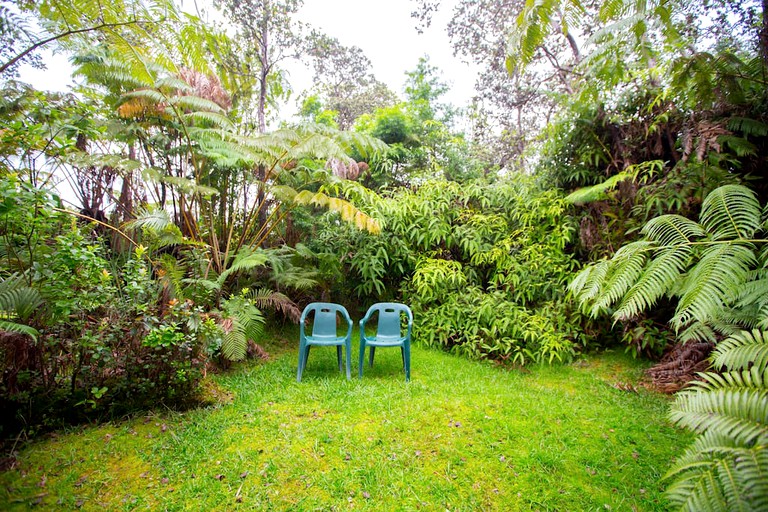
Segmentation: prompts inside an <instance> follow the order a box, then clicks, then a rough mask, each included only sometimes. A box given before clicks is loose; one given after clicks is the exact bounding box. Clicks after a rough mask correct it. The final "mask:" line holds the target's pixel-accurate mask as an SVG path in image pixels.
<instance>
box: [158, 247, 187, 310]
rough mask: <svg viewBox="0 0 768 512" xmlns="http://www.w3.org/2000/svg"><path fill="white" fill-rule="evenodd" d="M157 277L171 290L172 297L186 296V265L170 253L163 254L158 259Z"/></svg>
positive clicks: (181, 297) (180, 297)
mask: <svg viewBox="0 0 768 512" xmlns="http://www.w3.org/2000/svg"><path fill="white" fill-rule="evenodd" d="M157 266H158V269H157V277H158V281H159V282H160V284H161V285H162V286H163V287H164V288H166V289H167V290H169V291H170V292H171V297H172V298H175V299H179V300H181V299H183V298H184V287H183V286H182V280H183V279H184V266H183V265H180V264H179V262H178V261H177V260H176V258H174V257H173V256H171V255H170V254H162V255H160V257H159V258H158V260H157Z"/></svg>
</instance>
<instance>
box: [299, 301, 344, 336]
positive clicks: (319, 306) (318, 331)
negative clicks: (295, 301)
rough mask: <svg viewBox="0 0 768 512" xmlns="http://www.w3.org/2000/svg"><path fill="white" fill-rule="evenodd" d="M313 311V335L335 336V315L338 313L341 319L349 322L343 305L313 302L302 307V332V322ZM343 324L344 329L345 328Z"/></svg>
mask: <svg viewBox="0 0 768 512" xmlns="http://www.w3.org/2000/svg"><path fill="white" fill-rule="evenodd" d="M312 312H314V313H315V314H314V319H313V320H312V336H313V337H335V336H336V315H337V314H340V315H341V317H342V319H344V320H346V321H347V324H351V323H352V321H351V320H350V318H349V313H347V310H346V308H345V307H344V306H342V305H340V304H334V303H332V302H313V303H311V304H308V305H307V307H305V308H304V311H303V312H302V314H301V329H302V332H304V322H305V320H306V319H307V318H308V317H309V316H310V314H311V313H312ZM346 327H347V326H345V330H346Z"/></svg>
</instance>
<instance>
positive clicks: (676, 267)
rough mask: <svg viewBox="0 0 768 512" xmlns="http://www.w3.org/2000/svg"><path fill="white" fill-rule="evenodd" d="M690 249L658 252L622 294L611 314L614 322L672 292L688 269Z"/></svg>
mask: <svg viewBox="0 0 768 512" xmlns="http://www.w3.org/2000/svg"><path fill="white" fill-rule="evenodd" d="M692 254H693V249H692V248H691V246H688V245H677V246H672V247H664V248H663V249H661V250H659V251H658V252H657V253H656V254H655V255H654V257H653V259H652V260H651V262H650V263H649V264H648V266H647V267H646V268H645V270H644V272H643V273H642V275H641V276H640V277H639V278H638V279H637V281H636V282H635V284H634V285H632V287H631V288H629V290H628V291H627V292H626V293H625V294H624V297H623V299H622V300H621V303H620V304H619V306H618V307H617V308H616V311H615V312H614V318H615V319H617V320H626V319H629V318H632V317H635V316H637V315H639V314H640V313H641V312H643V311H647V310H648V309H649V308H652V307H653V306H654V305H656V302H657V301H658V300H659V299H660V298H661V297H663V296H664V295H667V294H669V293H670V291H671V290H672V287H673V286H674V284H675V283H676V282H677V281H678V279H679V278H680V276H681V275H682V273H683V272H684V271H685V269H686V268H687V267H688V264H689V263H690V261H691V257H692Z"/></svg>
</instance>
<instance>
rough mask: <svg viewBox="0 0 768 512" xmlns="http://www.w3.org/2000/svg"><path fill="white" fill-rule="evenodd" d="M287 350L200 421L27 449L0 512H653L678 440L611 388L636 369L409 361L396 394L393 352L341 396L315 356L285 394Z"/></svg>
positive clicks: (236, 376)
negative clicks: (299, 380) (511, 367)
mask: <svg viewBox="0 0 768 512" xmlns="http://www.w3.org/2000/svg"><path fill="white" fill-rule="evenodd" d="M289 337H291V338H292V336H289ZM297 345H298V342H297V341H293V340H291V342H290V347H291V349H288V350H285V349H280V348H279V347H278V345H275V346H271V347H269V350H270V352H271V353H273V354H275V357H274V359H273V360H272V361H270V362H267V363H259V362H249V363H246V364H244V365H242V366H241V367H239V368H236V369H234V370H232V371H231V372H229V373H227V374H226V375H221V376H216V377H214V380H215V382H216V383H217V384H218V386H219V388H220V389H221V390H226V391H227V393H226V395H228V396H230V397H231V400H226V396H225V397H224V398H225V401H224V403H222V404H221V405H218V406H216V407H210V408H205V409H197V410H193V411H188V412H185V413H182V414H179V413H174V412H158V413H156V414H154V415H151V416H144V417H139V418H135V419H131V420H127V421H125V422H120V423H112V424H107V425H102V426H98V427H87V428H82V429H77V430H73V431H71V432H67V433H60V434H57V435H54V436H50V437H48V438H45V439H42V440H39V441H36V442H34V443H31V444H29V445H28V446H26V447H25V448H24V449H23V450H22V451H21V453H20V456H19V465H18V467H17V468H15V469H14V470H11V471H8V472H5V473H2V474H0V483H1V484H2V485H1V486H0V489H1V490H0V509H1V510H8V509H10V510H26V509H29V508H31V507H33V506H35V505H37V506H38V507H37V508H38V509H46V510H47V509H52V508H53V509H60V510H72V509H76V508H80V509H82V510H149V509H151V510H302V511H303V510H347V509H354V510H452V511H453V510H504V511H513V510H542V511H543V510H562V511H584V510H601V511H605V510H621V511H624V510H628V511H632V510H664V509H665V503H664V500H663V498H662V491H663V483H662V482H660V478H661V476H662V475H663V474H664V473H665V471H666V470H667V468H668V467H669V464H670V462H671V461H672V459H673V457H675V456H676V455H678V454H680V453H681V451H682V449H683V447H684V446H686V445H687V444H688V443H689V442H690V441H691V439H692V438H691V436H690V435H688V434H686V433H685V432H682V431H680V430H678V429H675V428H673V427H672V426H670V424H669V423H668V422H667V420H666V415H667V409H668V405H669V398H668V397H666V396H662V395H659V394H656V393H653V392H649V391H646V390H645V389H642V388H637V391H636V392H635V391H632V390H629V391H627V390H626V389H622V388H630V387H629V386H627V385H626V384H636V383H637V380H638V379H639V378H640V376H641V374H642V369H643V365H642V363H640V362H636V361H634V360H633V359H632V358H631V357H627V356H625V355H623V354H605V355H600V356H590V357H588V358H585V359H583V360H581V361H579V362H577V363H575V364H573V365H571V366H564V367H563V366H558V367H543V368H533V369H531V370H530V371H528V370H524V371H518V370H505V369H501V368H497V367H494V366H492V365H489V364H487V363H478V362H470V361H466V360H464V359H460V358H457V357H453V356H451V355H448V354H444V353H440V352H437V351H432V350H425V349H421V348H414V349H413V356H412V357H413V363H412V368H413V369H412V380H411V382H410V383H405V382H404V378H403V375H402V363H401V361H400V353H399V351H398V350H386V349H380V350H379V351H378V352H377V354H376V357H377V361H376V363H377V364H376V366H375V367H374V368H373V370H367V369H366V370H367V371H366V375H365V378H364V379H363V380H358V379H356V378H355V379H353V380H352V381H347V380H346V379H344V378H343V376H342V374H340V373H338V372H337V371H335V370H334V366H335V350H333V349H328V348H326V349H322V348H319V349H314V350H313V352H312V354H311V356H310V359H309V363H308V365H307V369H306V371H305V374H304V379H303V382H302V383H300V384H299V383H296V359H297V355H296V354H297V352H296V346H297ZM353 355H354V354H353ZM354 367H355V364H354V358H353V374H356V372H355V371H354ZM630 389H631V388H630Z"/></svg>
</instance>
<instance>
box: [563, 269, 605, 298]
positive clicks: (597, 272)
mask: <svg viewBox="0 0 768 512" xmlns="http://www.w3.org/2000/svg"><path fill="white" fill-rule="evenodd" d="M610 268H611V260H602V261H598V262H597V263H593V264H592V265H589V266H587V267H585V268H584V269H583V270H582V271H581V272H579V273H578V274H577V276H576V278H575V279H574V280H573V281H572V282H571V284H570V285H569V287H568V288H569V289H570V290H571V291H572V292H573V294H574V295H575V296H576V298H577V299H578V300H579V302H581V303H582V304H586V303H587V302H589V301H591V300H592V299H594V298H595V297H596V296H597V295H598V293H600V287H601V286H602V285H603V282H604V281H605V276H606V275H608V271H609V270H610Z"/></svg>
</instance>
